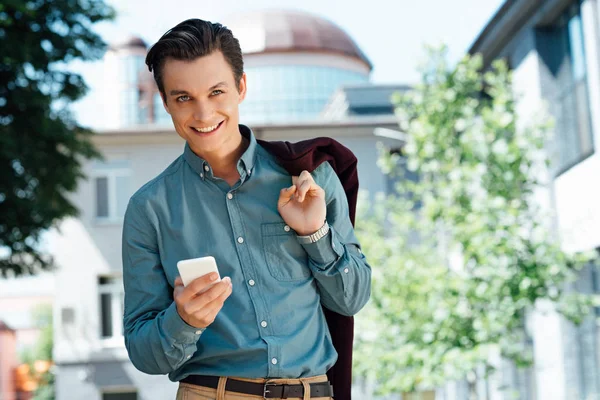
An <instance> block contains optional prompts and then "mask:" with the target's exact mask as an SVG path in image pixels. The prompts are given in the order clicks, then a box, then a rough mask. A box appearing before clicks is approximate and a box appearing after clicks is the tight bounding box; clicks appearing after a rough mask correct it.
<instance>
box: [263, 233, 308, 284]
mask: <svg viewBox="0 0 600 400" xmlns="http://www.w3.org/2000/svg"><path fill="white" fill-rule="evenodd" d="M261 233H262V241H263V246H262V248H263V253H264V256H265V261H266V264H267V268H269V272H270V273H271V275H272V276H273V278H275V279H277V280H279V281H284V282H290V281H299V280H306V279H308V278H310V276H311V272H310V269H309V268H308V254H307V253H306V251H305V250H304V248H303V247H302V245H301V244H300V243H298V239H297V238H296V233H295V232H294V231H293V230H292V229H290V227H289V226H288V225H287V224H286V223H285V222H276V223H268V224H262V225H261Z"/></svg>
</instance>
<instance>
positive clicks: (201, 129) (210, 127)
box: [193, 124, 219, 133]
mask: <svg viewBox="0 0 600 400" xmlns="http://www.w3.org/2000/svg"><path fill="white" fill-rule="evenodd" d="M218 127H219V124H217V125H214V126H209V127H208V128H193V129H194V130H196V131H198V132H202V133H208V132H212V131H214V130H215V129H217V128H218Z"/></svg>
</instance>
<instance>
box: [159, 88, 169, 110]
mask: <svg viewBox="0 0 600 400" xmlns="http://www.w3.org/2000/svg"><path fill="white" fill-rule="evenodd" d="M160 98H161V99H162V104H163V107H164V108H165V111H166V112H167V114H169V115H171V112H170V111H169V106H168V105H167V98H166V96H165V94H164V93H163V92H160Z"/></svg>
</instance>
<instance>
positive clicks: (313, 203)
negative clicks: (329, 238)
mask: <svg viewBox="0 0 600 400" xmlns="http://www.w3.org/2000/svg"><path fill="white" fill-rule="evenodd" d="M277 211H279V214H281V217H282V218H283V220H284V221H285V223H286V224H288V225H289V226H290V228H292V229H293V230H294V231H296V233H297V234H298V235H300V236H306V235H312V234H313V233H315V232H316V231H318V230H319V228H321V227H322V226H323V223H324V222H325V217H326V216H327V208H326V206H325V191H324V190H323V189H322V188H321V187H320V186H319V185H317V184H316V183H315V181H314V179H313V177H312V175H311V174H310V172H308V171H302V173H301V174H300V176H293V177H292V186H290V187H289V188H284V189H282V190H281V193H280V194H279V201H278V202H277Z"/></svg>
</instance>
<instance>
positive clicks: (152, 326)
mask: <svg viewBox="0 0 600 400" xmlns="http://www.w3.org/2000/svg"><path fill="white" fill-rule="evenodd" d="M153 220H155V219H153V215H152V212H151V210H150V209H149V207H146V206H145V204H144V203H143V201H136V200H135V199H134V198H132V199H131V200H130V202H129V205H128V207H127V211H126V213H125V220H124V223H123V284H124V287H125V307H124V308H125V311H124V316H123V326H124V335H125V346H126V348H127V351H128V353H129V358H130V359H131V362H132V363H133V365H134V366H135V367H136V368H137V369H139V370H140V371H142V372H145V373H147V374H168V373H170V372H172V371H173V370H175V369H177V368H179V367H181V366H182V365H183V364H184V363H185V362H186V361H187V360H188V359H189V358H191V356H192V355H193V354H194V352H195V351H196V348H197V347H196V343H197V341H198V339H199V338H200V335H201V334H202V330H201V329H198V328H194V327H192V326H190V325H188V324H187V323H186V322H185V321H184V320H183V319H182V318H181V317H180V316H179V313H178V312H177V308H176V305H175V302H174V301H173V287H172V286H171V285H170V284H169V282H168V280H167V277H166V275H165V273H164V270H163V268H162V265H161V261H160V255H159V252H158V243H157V229H156V226H155V225H154V224H153V222H152V221H153Z"/></svg>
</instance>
